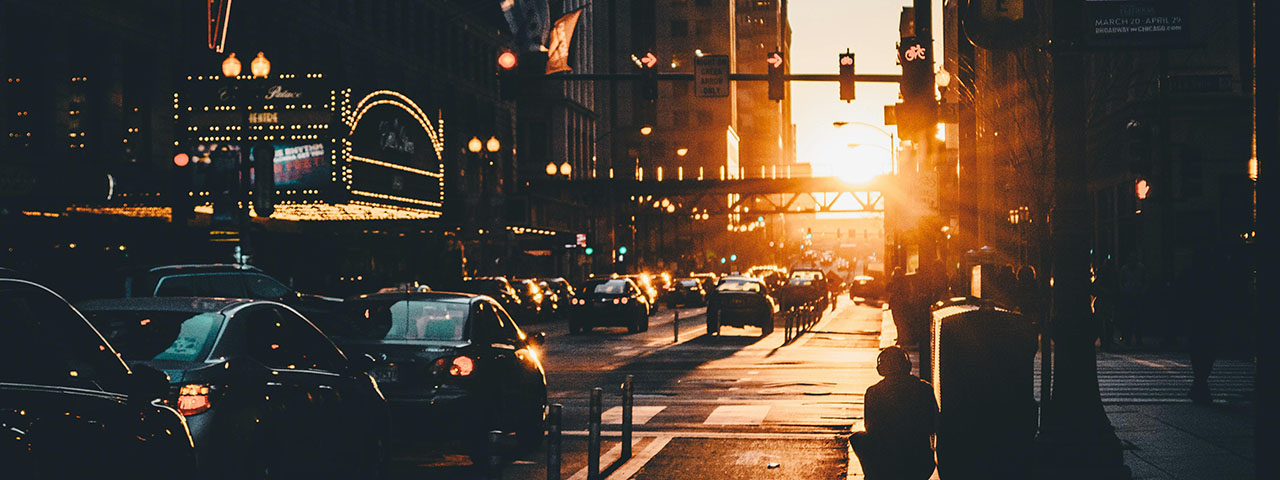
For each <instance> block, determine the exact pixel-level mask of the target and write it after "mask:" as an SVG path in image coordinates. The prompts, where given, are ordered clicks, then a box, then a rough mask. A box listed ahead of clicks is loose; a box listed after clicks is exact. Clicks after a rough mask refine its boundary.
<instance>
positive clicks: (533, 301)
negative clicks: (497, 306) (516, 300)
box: [510, 278, 554, 324]
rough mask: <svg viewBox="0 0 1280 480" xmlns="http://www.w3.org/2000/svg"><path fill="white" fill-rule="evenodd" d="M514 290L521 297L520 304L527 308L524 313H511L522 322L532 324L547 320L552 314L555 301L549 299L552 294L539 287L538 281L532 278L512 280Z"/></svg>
mask: <svg viewBox="0 0 1280 480" xmlns="http://www.w3.org/2000/svg"><path fill="white" fill-rule="evenodd" d="M511 286H512V288H515V289H516V295H519V296H520V304H521V305H524V306H525V309H524V311H523V312H510V313H514V314H516V315H517V316H519V317H520V321H521V322H525V323H526V324H530V323H533V322H538V321H541V320H545V319H547V318H548V317H549V315H550V314H551V313H552V311H551V310H552V306H551V304H552V303H553V301H554V299H552V298H549V297H550V295H549V293H550V292H544V291H543V290H542V287H541V286H539V285H538V281H537V280H534V279H531V278H516V279H512V280H511ZM530 305H532V306H530Z"/></svg>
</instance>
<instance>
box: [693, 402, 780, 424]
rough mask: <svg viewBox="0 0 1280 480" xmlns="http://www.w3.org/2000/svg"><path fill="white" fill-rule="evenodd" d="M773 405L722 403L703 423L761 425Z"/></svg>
mask: <svg viewBox="0 0 1280 480" xmlns="http://www.w3.org/2000/svg"><path fill="white" fill-rule="evenodd" d="M770 408H773V407H772V406H771V405H721V406H719V407H716V409H715V410H714V411H712V412H711V415H710V416H708V417H707V420H706V421H705V422H702V424H703V425H759V424H761V423H762V422H764V417H765V416H766V415H768V414H769V409H770Z"/></svg>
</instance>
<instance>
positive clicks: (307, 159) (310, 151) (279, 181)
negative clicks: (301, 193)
mask: <svg viewBox="0 0 1280 480" xmlns="http://www.w3.org/2000/svg"><path fill="white" fill-rule="evenodd" d="M271 146H272V148H273V149H274V150H275V159H274V161H273V163H274V165H273V167H274V168H273V170H274V174H275V175H274V176H275V183H276V188H287V189H293V190H300V189H319V188H323V187H325V186H326V185H328V184H329V182H330V180H331V177H332V175H331V173H330V167H329V161H328V160H327V159H326V157H325V146H324V144H323V143H305V144H296V143H273V144H271Z"/></svg>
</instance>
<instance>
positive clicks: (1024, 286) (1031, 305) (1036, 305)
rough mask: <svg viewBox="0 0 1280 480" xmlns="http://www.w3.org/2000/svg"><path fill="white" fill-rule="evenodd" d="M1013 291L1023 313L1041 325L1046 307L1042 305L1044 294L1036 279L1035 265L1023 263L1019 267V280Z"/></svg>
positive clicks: (1032, 321) (1034, 322)
mask: <svg viewBox="0 0 1280 480" xmlns="http://www.w3.org/2000/svg"><path fill="white" fill-rule="evenodd" d="M1013 291H1014V300H1015V301H1016V303H1017V304H1018V309H1019V310H1021V312H1022V315H1023V316H1025V317H1027V318H1029V319H1031V323H1033V324H1036V325H1039V324H1040V322H1041V321H1043V318H1042V315H1043V313H1044V307H1042V305H1043V298H1042V297H1043V295H1042V294H1041V293H1040V283H1039V281H1038V280H1037V279H1036V268H1035V267H1033V266H1031V265H1023V266H1022V267H1020V268H1018V282H1017V285H1016V286H1015V287H1014V289H1013Z"/></svg>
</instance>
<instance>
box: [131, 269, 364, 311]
mask: <svg viewBox="0 0 1280 480" xmlns="http://www.w3.org/2000/svg"><path fill="white" fill-rule="evenodd" d="M124 296H126V297H223V298H254V299H259V300H272V301H276V302H280V303H283V304H285V305H288V306H290V307H293V308H294V309H296V310H298V311H299V312H302V314H303V315H306V316H307V318H312V319H314V318H319V317H323V316H329V315H335V314H337V313H338V312H339V308H340V305H339V303H340V302H341V301H342V299H340V298H333V297H325V296H320V295H310V294H305V293H299V292H297V291H294V290H293V289H292V288H290V287H289V286H288V285H285V284H284V283H283V282H281V281H279V280H276V279H275V277H272V276H270V275H267V274H266V272H263V271H262V270H260V269H258V268H257V267H254V266H252V265H245V264H234V263H214V264H193V265H166V266H162V267H155V268H152V269H150V270H147V272H146V273H145V274H143V275H138V276H133V277H130V278H129V279H128V280H127V281H126V282H125V295H124Z"/></svg>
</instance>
